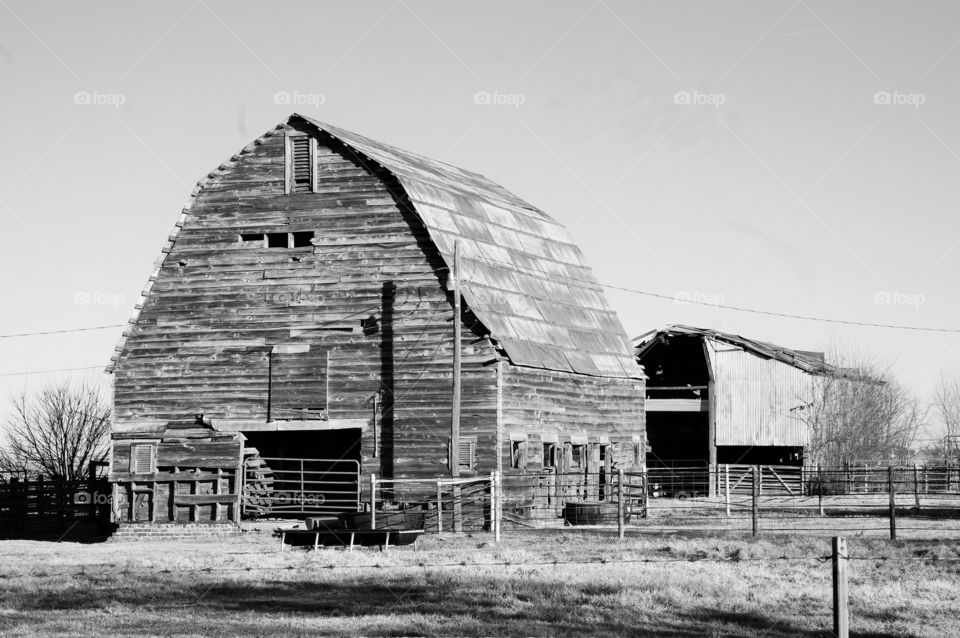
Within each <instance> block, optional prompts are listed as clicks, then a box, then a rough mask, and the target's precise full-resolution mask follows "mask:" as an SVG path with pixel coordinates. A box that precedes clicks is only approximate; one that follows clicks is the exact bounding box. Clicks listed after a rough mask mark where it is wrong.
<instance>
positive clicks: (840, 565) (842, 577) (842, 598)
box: [833, 536, 850, 638]
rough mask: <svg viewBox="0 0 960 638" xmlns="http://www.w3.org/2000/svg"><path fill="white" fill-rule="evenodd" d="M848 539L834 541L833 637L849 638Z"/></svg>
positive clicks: (837, 537) (840, 537)
mask: <svg viewBox="0 0 960 638" xmlns="http://www.w3.org/2000/svg"><path fill="white" fill-rule="evenodd" d="M847 557H848V554H847V539H845V538H843V537H842V536H836V537H834V539H833V635H834V636H837V638H848V636H849V635H850V618H849V613H848V611H847Z"/></svg>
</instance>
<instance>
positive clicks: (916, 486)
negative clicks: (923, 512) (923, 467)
mask: <svg viewBox="0 0 960 638" xmlns="http://www.w3.org/2000/svg"><path fill="white" fill-rule="evenodd" d="M913 500H914V504H915V505H916V506H917V513H919V512H920V464H919V463H914V464H913Z"/></svg>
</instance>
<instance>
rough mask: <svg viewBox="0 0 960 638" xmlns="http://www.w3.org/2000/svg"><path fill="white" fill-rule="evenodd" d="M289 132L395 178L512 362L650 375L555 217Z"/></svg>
mask: <svg viewBox="0 0 960 638" xmlns="http://www.w3.org/2000/svg"><path fill="white" fill-rule="evenodd" d="M287 125H300V126H303V125H306V126H307V127H308V128H311V127H312V128H314V129H315V130H316V131H318V134H320V135H324V134H325V135H329V136H331V137H333V138H334V139H336V140H338V141H339V142H341V143H342V144H343V145H345V146H346V147H347V148H348V149H352V150H353V151H354V152H355V153H356V154H357V155H356V157H355V159H356V160H357V161H358V162H359V163H361V164H363V163H365V162H372V163H373V165H372V166H371V168H373V169H378V170H379V169H385V170H386V171H387V172H389V173H390V174H391V175H393V176H394V177H395V178H396V180H397V182H399V184H400V185H401V186H402V188H403V190H404V191H405V194H406V196H407V198H408V199H409V201H410V203H411V205H412V206H413V208H414V210H415V212H416V214H417V215H418V216H419V218H420V219H421V220H422V222H423V224H424V226H425V228H426V230H427V232H428V234H429V235H430V238H431V240H432V241H433V243H434V244H435V245H436V247H437V250H438V252H439V254H440V256H441V258H442V259H443V260H444V262H445V263H446V265H447V267H448V268H452V266H453V261H454V242H455V241H457V242H458V243H459V248H460V259H461V268H462V273H461V277H460V279H461V290H462V293H463V297H464V300H465V302H466V303H467V305H468V307H469V308H470V309H471V310H472V311H473V313H474V314H475V315H476V317H477V318H478V319H479V320H480V322H481V323H482V324H483V325H484V326H486V328H487V329H488V330H489V331H490V336H491V338H492V339H494V340H495V341H496V342H497V343H498V345H499V346H500V348H501V349H502V350H503V352H504V353H505V354H506V356H507V357H508V358H509V359H510V361H511V362H512V363H514V364H516V365H521V366H529V367H534V368H542V369H548V370H558V371H567V372H576V373H582V374H588V375H593V376H602V377H627V378H643V376H644V375H643V372H642V369H641V368H640V366H639V365H638V364H637V362H636V360H635V358H634V356H633V350H632V347H631V344H630V340H629V339H628V337H627V335H626V332H625V331H624V329H623V326H622V325H621V324H620V320H619V319H618V317H617V315H616V313H615V312H614V311H613V310H612V309H611V308H610V306H609V304H608V303H607V300H606V298H605V296H604V293H603V288H602V287H601V286H600V284H599V282H598V281H597V279H596V277H595V276H594V274H593V271H592V270H591V269H590V267H589V266H588V265H587V263H586V259H585V258H584V255H583V253H582V252H581V251H580V249H579V248H578V247H577V246H576V245H575V244H574V243H573V241H572V240H571V239H570V236H569V234H568V232H567V230H566V229H565V228H564V227H563V226H562V225H560V224H559V223H558V222H556V221H555V220H553V219H551V218H550V217H549V216H548V215H547V214H546V213H544V212H543V211H541V210H539V209H537V208H535V207H534V206H532V205H530V204H528V203H527V202H525V201H523V200H522V199H520V198H519V197H517V196H516V195H514V194H512V193H510V192H509V191H507V190H506V189H505V188H503V187H502V186H500V185H499V184H497V183H495V182H493V181H491V180H489V179H487V178H486V177H484V176H482V175H479V174H477V173H473V172H470V171H466V170H463V169H460V168H457V167H455V166H451V165H449V164H445V163H443V162H439V161H437V160H432V159H429V158H426V157H423V156H420V155H417V154H415V153H411V152H408V151H403V150H400V149H398V148H395V147H393V146H389V145H387V144H384V143H381V142H376V141H374V140H371V139H368V138H366V137H363V136H361V135H358V134H356V133H351V132H349V131H345V130H343V129H340V128H337V127H334V126H330V125H329V124H324V123H323V122H318V121H316V120H313V119H310V118H307V117H304V116H302V115H298V114H293V115H291V116H290V117H289V118H288V119H287V120H286V122H284V123H282V124H280V125H279V127H284V126H287ZM248 148H251V147H248ZM245 150H246V149H245ZM244 152H245V151H241V153H240V155H242V154H243V153H244ZM234 159H236V157H235V158H234ZM201 187H202V182H201V184H200V185H198V190H199V188H201ZM198 190H197V191H194V194H196V193H197V192H198ZM185 213H187V214H188V213H189V205H188V207H187V209H186V210H185ZM148 290H149V286H148ZM122 345H123V344H122V342H121V346H120V347H122ZM118 352H119V348H118Z"/></svg>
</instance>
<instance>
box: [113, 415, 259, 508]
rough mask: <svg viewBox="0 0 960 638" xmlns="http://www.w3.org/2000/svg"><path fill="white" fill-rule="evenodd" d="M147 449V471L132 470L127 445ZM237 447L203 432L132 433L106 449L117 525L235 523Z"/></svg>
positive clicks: (234, 438)
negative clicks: (149, 460) (109, 449)
mask: <svg viewBox="0 0 960 638" xmlns="http://www.w3.org/2000/svg"><path fill="white" fill-rule="evenodd" d="M135 445H140V446H145V447H148V448H152V450H153V451H152V453H151V455H150V458H151V459H152V461H153V462H152V465H153V467H152V468H150V471H144V470H143V468H137V467H135V465H134V463H133V461H132V459H131V456H132V454H131V450H132V448H133V446H135ZM242 449H243V443H242V442H241V440H240V437H239V436H238V435H237V434H233V433H219V432H213V431H210V430H207V429H205V428H187V429H173V430H166V431H164V432H162V433H159V434H158V435H157V437H156V438H153V437H152V436H151V435H149V434H136V435H131V436H130V437H128V438H120V439H115V440H114V441H113V442H112V445H111V454H110V480H111V482H112V483H113V503H114V508H113V509H114V512H115V514H116V517H117V522H120V523H129V522H150V523H172V522H226V521H237V520H238V519H239V515H240V514H239V504H240V484H241V477H240V471H241V463H242V460H241V459H242Z"/></svg>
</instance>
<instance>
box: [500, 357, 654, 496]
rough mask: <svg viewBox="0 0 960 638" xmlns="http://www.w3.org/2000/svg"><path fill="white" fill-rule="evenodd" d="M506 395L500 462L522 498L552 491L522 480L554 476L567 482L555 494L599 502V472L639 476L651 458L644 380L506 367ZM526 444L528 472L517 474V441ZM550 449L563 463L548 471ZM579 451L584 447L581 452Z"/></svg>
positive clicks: (559, 484) (522, 470)
mask: <svg viewBox="0 0 960 638" xmlns="http://www.w3.org/2000/svg"><path fill="white" fill-rule="evenodd" d="M502 392H503V410H502V428H503V435H502V438H503V443H502V449H501V451H500V455H501V462H502V466H503V473H504V486H505V487H506V488H507V489H510V488H511V487H512V488H513V489H514V491H515V492H518V493H519V492H522V491H523V490H524V489H526V490H528V491H529V490H531V489H546V488H547V487H548V486H547V485H546V484H543V485H538V484H535V483H531V482H530V481H529V480H526V479H524V478H523V477H524V476H525V475H536V474H541V475H546V474H548V473H551V472H552V473H558V474H560V475H561V476H560V478H559V479H558V480H556V485H554V484H552V483H551V485H550V486H549V489H551V490H557V491H558V493H560V492H564V491H568V492H570V493H571V494H578V495H579V496H580V497H585V498H593V499H596V498H597V497H598V496H601V495H600V493H599V487H598V485H597V484H593V483H591V482H595V481H598V477H597V475H599V473H600V472H607V473H609V472H611V471H612V470H613V469H615V468H617V467H621V468H624V469H626V470H628V471H629V470H639V469H640V467H639V466H638V465H637V464H636V461H637V460H639V461H640V462H641V463H642V461H643V459H644V457H645V451H646V439H645V431H646V430H645V413H644V407H643V402H644V382H643V381H642V380H639V379H608V378H599V377H589V376H583V375H578V374H571V373H566V372H553V371H549V370H538V369H533V368H523V367H517V366H503V390H502ZM521 439H522V440H524V441H525V443H524V445H523V450H524V455H525V459H524V463H523V465H524V467H523V468H512V467H511V464H512V463H511V461H512V458H511V457H512V454H511V452H512V448H513V444H512V441H516V440H521ZM550 444H552V445H555V446H556V450H557V462H556V465H555V467H553V468H550V469H544V467H543V450H544V445H550ZM574 446H584V447H582V448H580V449H579V450H576V451H575V450H574ZM601 448H602V449H603V453H604V454H605V455H606V458H605V460H604V461H601V457H600V455H601ZM575 453H578V454H579V456H580V458H579V459H577V458H575V455H576V454H575ZM564 474H568V475H570V476H563V475H564ZM574 474H578V475H580V476H581V477H582V478H578V477H576V476H572V475H574ZM607 480H609V478H608V479H607ZM541 483H542V481H541ZM567 483H571V484H570V485H567ZM573 483H575V484H576V485H574V484H573Z"/></svg>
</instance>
